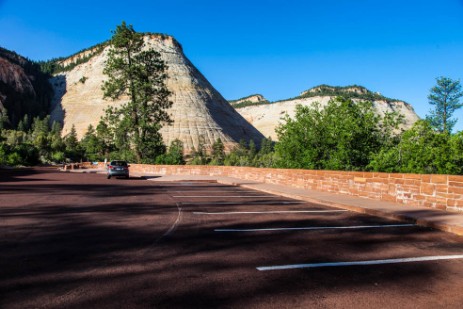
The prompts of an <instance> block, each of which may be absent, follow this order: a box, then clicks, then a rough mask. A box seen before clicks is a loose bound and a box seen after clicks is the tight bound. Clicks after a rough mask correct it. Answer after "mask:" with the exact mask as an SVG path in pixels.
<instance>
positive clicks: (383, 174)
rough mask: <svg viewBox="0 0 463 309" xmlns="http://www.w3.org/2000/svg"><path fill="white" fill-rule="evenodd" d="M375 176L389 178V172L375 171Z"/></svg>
mask: <svg viewBox="0 0 463 309" xmlns="http://www.w3.org/2000/svg"><path fill="white" fill-rule="evenodd" d="M373 178H381V179H387V178H389V173H373Z"/></svg>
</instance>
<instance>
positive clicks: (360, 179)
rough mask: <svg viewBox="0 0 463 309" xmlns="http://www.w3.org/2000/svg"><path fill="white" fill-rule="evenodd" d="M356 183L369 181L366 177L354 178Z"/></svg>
mask: <svg viewBox="0 0 463 309" xmlns="http://www.w3.org/2000/svg"><path fill="white" fill-rule="evenodd" d="M354 181H355V182H360V183H366V182H367V180H366V178H364V177H354Z"/></svg>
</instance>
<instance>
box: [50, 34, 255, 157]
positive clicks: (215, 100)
mask: <svg viewBox="0 0 463 309" xmlns="http://www.w3.org/2000/svg"><path fill="white" fill-rule="evenodd" d="M144 41H145V48H152V49H154V50H156V51H157V52H159V53H160V54H161V58H162V59H163V61H164V62H165V63H166V64H167V66H168V70H167V75H168V79H167V81H166V84H167V87H168V89H169V91H170V92H172V95H171V97H170V100H171V101H172V102H173V105H172V107H171V108H170V109H169V110H168V112H169V114H170V115H171V118H172V120H173V124H172V125H169V126H167V125H166V126H164V127H163V128H162V130H161V134H162V136H163V139H164V143H165V144H166V145H170V143H171V142H172V141H173V140H175V139H179V140H181V141H182V142H183V144H184V147H185V151H186V152H187V153H188V152H190V151H191V150H192V148H193V147H194V148H195V149H198V148H199V145H200V144H203V145H204V147H205V148H206V149H211V147H212V144H213V143H214V142H215V141H217V139H220V140H222V142H223V143H224V146H225V149H227V150H228V149H231V148H233V147H234V146H235V145H237V144H238V143H239V141H240V140H242V139H243V140H246V141H248V142H249V141H250V140H254V141H255V142H256V143H259V142H260V140H261V139H262V138H263V135H262V134H261V133H260V132H259V131H258V130H257V129H255V128H254V127H253V126H252V125H251V124H249V123H248V122H247V121H246V120H245V119H244V118H243V117H242V116H241V115H240V114H239V113H238V112H236V111H235V109H234V108H233V107H231V106H230V104H229V103H228V101H227V100H225V99H224V98H223V97H222V95H221V94H220V93H219V92H218V91H217V90H216V89H215V88H214V87H213V86H212V85H211V84H210V83H209V81H208V80H207V79H206V78H205V77H204V76H203V75H202V74H201V73H200V72H199V70H198V69H197V68H196V67H195V66H194V65H193V64H192V63H191V61H190V60H189V59H188V58H187V57H186V56H185V55H184V53H183V49H182V46H181V45H180V44H179V43H178V42H177V41H176V40H175V39H174V38H173V37H172V36H168V35H163V34H154V33H145V34H144ZM108 52H109V46H108V44H105V43H102V44H99V45H97V46H95V47H91V48H89V49H86V50H84V51H82V52H81V53H77V54H75V55H73V56H71V57H68V58H66V59H61V60H60V61H61V62H60V63H61V65H62V67H63V68H66V69H63V70H60V72H58V73H56V74H55V75H54V77H53V78H52V79H51V80H50V83H51V84H52V86H53V88H54V92H55V95H54V98H53V101H52V112H51V118H52V120H55V121H59V122H61V123H62V124H63V135H66V134H67V133H69V132H70V130H71V128H72V126H73V125H74V126H75V128H76V131H77V136H78V137H79V138H81V137H82V136H83V135H84V134H85V132H86V130H87V128H88V126H89V125H90V124H91V125H93V126H94V127H96V125H97V124H98V122H99V120H100V117H101V116H103V115H104V111H105V109H106V108H107V107H109V106H115V107H118V106H120V105H122V104H124V103H126V102H127V101H128V98H127V97H121V98H120V99H118V100H115V101H112V100H104V99H103V91H102V90H101V86H102V84H103V82H104V81H105V80H106V78H107V76H106V75H104V74H103V69H104V66H105V63H106V61H107V57H108Z"/></svg>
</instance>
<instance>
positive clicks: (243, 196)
mask: <svg viewBox="0 0 463 309" xmlns="http://www.w3.org/2000/svg"><path fill="white" fill-rule="evenodd" d="M172 197H177V198H178V197H182V198H185V197H186V198H194V197H207V198H219V197H226V198H231V197H236V198H255V197H259V198H262V197H269V198H275V197H278V198H280V197H279V196H273V195H174V196H172Z"/></svg>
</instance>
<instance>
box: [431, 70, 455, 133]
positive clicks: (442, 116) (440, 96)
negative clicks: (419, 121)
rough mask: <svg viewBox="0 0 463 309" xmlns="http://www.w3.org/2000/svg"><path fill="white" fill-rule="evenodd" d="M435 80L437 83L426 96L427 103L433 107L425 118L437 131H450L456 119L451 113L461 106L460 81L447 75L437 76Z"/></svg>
mask: <svg viewBox="0 0 463 309" xmlns="http://www.w3.org/2000/svg"><path fill="white" fill-rule="evenodd" d="M436 81H437V85H436V86H434V87H433V88H431V93H430V94H429V96H428V100H429V104H431V105H432V106H434V108H433V109H431V110H430V115H428V116H427V119H428V120H429V121H430V122H431V124H432V125H433V127H435V128H436V129H437V130H438V131H439V132H452V129H453V126H454V125H455V123H456V121H457V120H456V119H452V116H453V113H454V112H455V111H456V110H458V109H460V108H461V107H462V106H463V104H462V103H460V98H461V97H462V96H463V92H462V91H461V85H460V81H459V80H452V79H450V78H447V77H439V78H437V79H436Z"/></svg>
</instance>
